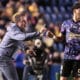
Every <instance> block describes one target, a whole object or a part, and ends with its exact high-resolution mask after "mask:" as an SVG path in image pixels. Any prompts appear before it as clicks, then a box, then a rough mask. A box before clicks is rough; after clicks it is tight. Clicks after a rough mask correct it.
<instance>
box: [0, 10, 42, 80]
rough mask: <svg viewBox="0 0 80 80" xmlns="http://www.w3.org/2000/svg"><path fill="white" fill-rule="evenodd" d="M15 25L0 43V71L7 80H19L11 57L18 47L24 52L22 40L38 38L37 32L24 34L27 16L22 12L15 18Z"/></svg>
mask: <svg viewBox="0 0 80 80" xmlns="http://www.w3.org/2000/svg"><path fill="white" fill-rule="evenodd" d="M15 20H16V24H15V25H13V26H11V27H9V28H8V30H7V32H6V34H5V36H4V38H3V40H2V41H1V43H0V71H1V72H2V74H3V75H4V77H5V78H6V79H7V80H19V79H18V76H17V72H16V69H15V66H14V64H13V61H12V55H13V54H14V52H15V51H16V49H17V48H18V47H19V46H20V47H21V48H22V49H23V50H24V44H23V41H24V40H30V39H33V38H36V37H38V36H40V33H39V32H32V33H26V32H25V27H26V24H27V22H28V21H27V14H26V12H22V13H20V14H18V15H16V16H15Z"/></svg>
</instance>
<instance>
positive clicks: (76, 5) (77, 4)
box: [72, 2, 80, 10]
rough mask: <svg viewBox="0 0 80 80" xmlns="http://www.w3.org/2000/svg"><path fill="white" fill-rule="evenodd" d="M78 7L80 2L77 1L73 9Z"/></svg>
mask: <svg viewBox="0 0 80 80" xmlns="http://www.w3.org/2000/svg"><path fill="white" fill-rule="evenodd" d="M78 8H80V2H76V3H75V4H74V5H73V7H72V10H74V9H78Z"/></svg>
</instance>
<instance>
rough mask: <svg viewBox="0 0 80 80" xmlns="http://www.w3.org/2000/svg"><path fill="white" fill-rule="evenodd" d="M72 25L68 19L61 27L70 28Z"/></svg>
mask: <svg viewBox="0 0 80 80" xmlns="http://www.w3.org/2000/svg"><path fill="white" fill-rule="evenodd" d="M71 24H72V20H71V19H68V20H65V21H64V22H63V23H62V26H64V27H67V28H68V27H70V25H71Z"/></svg>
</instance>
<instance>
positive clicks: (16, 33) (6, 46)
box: [0, 25, 40, 58]
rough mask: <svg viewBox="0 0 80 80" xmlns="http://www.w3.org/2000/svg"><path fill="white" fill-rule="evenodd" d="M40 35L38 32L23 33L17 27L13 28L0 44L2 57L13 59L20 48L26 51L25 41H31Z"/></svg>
mask: <svg viewBox="0 0 80 80" xmlns="http://www.w3.org/2000/svg"><path fill="white" fill-rule="evenodd" d="M39 35H40V33H38V32H32V33H26V32H22V31H21V30H20V29H19V28H18V27H17V26H16V25H14V26H11V27H10V28H9V29H8V30H7V32H6V34H5V36H4V38H3V40H2V41H1V43H0V57H1V56H2V57H5V56H6V57H10V58H11V57H12V55H13V53H14V52H15V51H16V49H17V48H18V46H20V47H22V49H24V44H23V41H24V40H30V39H33V38H35V37H38V36H39Z"/></svg>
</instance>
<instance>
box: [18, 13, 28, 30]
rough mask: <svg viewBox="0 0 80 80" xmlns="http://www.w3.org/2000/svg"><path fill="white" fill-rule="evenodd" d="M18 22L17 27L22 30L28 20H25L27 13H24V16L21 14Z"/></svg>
mask: <svg viewBox="0 0 80 80" xmlns="http://www.w3.org/2000/svg"><path fill="white" fill-rule="evenodd" d="M18 24H19V27H20V28H21V29H22V30H25V27H26V26H27V24H28V21H27V15H26V14H25V15H24V16H21V17H20V21H19V22H18Z"/></svg>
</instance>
